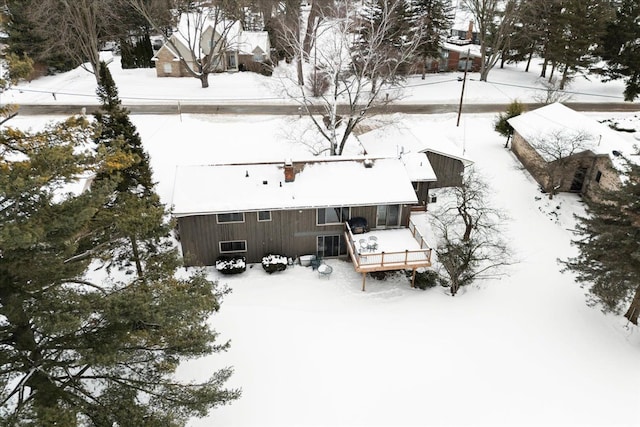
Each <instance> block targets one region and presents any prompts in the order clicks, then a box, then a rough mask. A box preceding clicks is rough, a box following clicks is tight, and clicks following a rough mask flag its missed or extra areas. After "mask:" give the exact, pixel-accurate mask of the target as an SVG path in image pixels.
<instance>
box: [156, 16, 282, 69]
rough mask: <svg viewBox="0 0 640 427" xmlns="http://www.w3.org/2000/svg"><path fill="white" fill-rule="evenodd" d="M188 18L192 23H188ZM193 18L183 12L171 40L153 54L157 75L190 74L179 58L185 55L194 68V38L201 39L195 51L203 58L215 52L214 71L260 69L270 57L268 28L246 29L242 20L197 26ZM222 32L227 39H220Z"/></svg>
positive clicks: (190, 65)
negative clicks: (198, 49) (192, 50)
mask: <svg viewBox="0 0 640 427" xmlns="http://www.w3.org/2000/svg"><path fill="white" fill-rule="evenodd" d="M188 21H189V22H191V25H188ZM194 21H197V19H196V18H193V17H192V16H190V15H187V14H182V15H181V17H180V21H179V23H178V27H177V29H176V31H175V32H174V33H173V34H172V35H171V37H170V39H169V40H170V41H169V42H166V43H164V44H163V45H162V47H160V49H159V50H158V52H156V54H155V55H154V56H153V58H152V61H154V62H155V63H156V75H157V76H158V77H190V76H191V75H190V74H189V72H188V70H187V67H185V65H184V64H183V63H182V62H181V61H180V58H184V60H185V61H186V62H187V64H188V65H189V67H190V68H191V69H195V68H194V67H196V64H195V61H196V60H198V58H194V57H193V55H192V54H191V51H190V47H189V46H190V45H192V46H193V45H194V43H193V40H198V39H199V40H200V42H199V43H197V44H196V45H197V46H198V47H199V48H200V49H201V51H200V52H196V53H197V54H198V55H199V57H202V58H204V57H205V56H209V55H215V56H216V57H217V58H216V60H215V63H216V66H215V71H238V70H243V69H257V68H259V66H260V65H261V64H262V63H263V62H265V61H268V60H270V51H271V46H270V44H269V37H268V34H267V32H266V31H243V29H242V26H241V24H240V22H239V21H236V22H229V21H221V22H213V21H211V22H210V23H205V25H203V26H202V28H201V29H197V28H195V27H194V25H193V22H194ZM212 34H213V40H217V41H216V42H215V43H213V45H214V46H213V48H212V46H211V45H210V41H211V40H212ZM222 35H224V40H222V41H220V40H221V38H222V37H223V36H222ZM190 41H191V42H190Z"/></svg>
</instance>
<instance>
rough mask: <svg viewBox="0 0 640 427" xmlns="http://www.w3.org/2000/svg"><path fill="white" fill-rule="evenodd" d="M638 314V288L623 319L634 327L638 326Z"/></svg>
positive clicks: (639, 294) (639, 306)
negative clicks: (627, 320)
mask: <svg viewBox="0 0 640 427" xmlns="http://www.w3.org/2000/svg"><path fill="white" fill-rule="evenodd" d="M638 314H640V286H638V287H637V288H636V293H635V294H634V296H633V300H632V301H631V305H630V306H629V309H628V310H627V312H626V313H625V314H624V317H626V318H627V319H629V322H631V323H633V324H634V325H636V326H637V325H638Z"/></svg>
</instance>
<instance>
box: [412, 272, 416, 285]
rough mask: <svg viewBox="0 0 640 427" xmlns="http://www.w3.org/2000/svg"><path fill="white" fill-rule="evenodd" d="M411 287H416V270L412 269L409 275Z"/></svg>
mask: <svg viewBox="0 0 640 427" xmlns="http://www.w3.org/2000/svg"><path fill="white" fill-rule="evenodd" d="M411 287H412V288H415V287H416V269H415V268H414V269H413V273H412V274H411Z"/></svg>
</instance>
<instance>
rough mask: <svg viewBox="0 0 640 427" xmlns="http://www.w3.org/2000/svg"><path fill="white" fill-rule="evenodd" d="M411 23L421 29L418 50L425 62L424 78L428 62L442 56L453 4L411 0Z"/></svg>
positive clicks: (428, 0) (443, 0)
mask: <svg viewBox="0 0 640 427" xmlns="http://www.w3.org/2000/svg"><path fill="white" fill-rule="evenodd" d="M409 3H410V14H411V25H412V29H413V31H420V45H419V47H418V49H417V51H416V56H418V57H419V58H420V59H421V60H422V63H423V73H422V78H423V79H424V78H425V75H424V71H426V68H427V62H428V61H429V60H430V59H431V60H433V59H435V60H438V59H439V58H440V43H441V40H442V38H443V37H445V36H446V35H447V34H448V33H449V30H450V29H451V25H452V21H453V6H452V4H451V2H450V1H449V0H410V2H409Z"/></svg>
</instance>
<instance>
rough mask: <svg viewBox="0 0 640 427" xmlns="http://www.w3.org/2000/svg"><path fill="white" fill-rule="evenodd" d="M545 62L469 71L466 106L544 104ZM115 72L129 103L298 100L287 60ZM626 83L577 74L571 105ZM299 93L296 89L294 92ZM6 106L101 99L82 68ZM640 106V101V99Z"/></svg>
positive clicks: (410, 93) (438, 88) (456, 87)
mask: <svg viewBox="0 0 640 427" xmlns="http://www.w3.org/2000/svg"><path fill="white" fill-rule="evenodd" d="M540 66H541V61H540V60H536V59H534V60H533V62H532V65H531V68H530V71H529V72H524V69H525V64H524V63H522V64H507V65H506V66H505V68H504V69H500V68H495V69H493V70H492V71H491V72H490V74H489V79H488V80H489V82H480V81H479V73H469V75H468V81H467V84H466V87H465V102H469V103H473V102H481V103H508V102H511V101H513V100H514V99H519V100H520V101H522V102H540V98H541V97H542V98H544V96H545V90H544V86H543V79H540V78H539V77H538V76H539V74H540ZM109 69H110V70H111V73H112V74H113V76H114V80H115V82H116V84H117V85H118V88H119V91H120V96H121V98H122V100H123V102H124V103H126V104H148V103H166V104H177V103H182V104H186V103H190V102H197V103H209V102H210V103H220V102H222V103H265V104H280V103H287V102H292V101H291V100H289V99H287V98H286V97H283V89H284V88H285V87H291V84H292V79H290V78H287V77H286V76H287V75H291V66H286V64H284V62H282V65H281V67H279V68H277V69H276V70H275V72H274V75H273V77H265V76H261V75H258V74H255V73H250V72H245V73H221V74H212V75H210V77H209V84H210V86H209V88H207V89H202V88H201V87H200V81H199V80H197V79H194V78H187V77H183V78H157V77H156V72H155V69H134V70H122V69H121V68H120V66H119V57H115V58H114V61H113V63H111V64H110V65H109ZM461 78H462V73H456V72H454V73H439V74H428V75H427V76H426V78H425V80H422V79H421V78H420V76H413V77H410V78H408V79H407V81H406V82H405V90H403V91H401V94H400V99H399V100H398V102H401V103H422V102H427V103H448V104H456V103H458V102H459V101H460V92H461V89H462V83H461V81H459V79H461ZM623 90H624V83H623V82H622V81H621V80H618V81H612V82H607V83H603V82H601V81H600V79H599V78H598V77H595V76H588V77H585V76H576V77H575V78H574V79H573V81H572V82H571V83H570V84H569V85H568V86H567V87H566V91H567V93H566V94H565V95H564V98H563V100H565V101H575V102H577V101H581V102H622V101H623V96H622V92H623ZM293 93H295V90H294V91H293ZM1 101H2V102H3V103H15V104H91V103H97V100H96V98H95V79H94V78H93V76H92V75H90V74H89V73H88V72H87V71H85V70H83V69H81V68H78V69H76V70H73V71H70V72H68V73H64V74H59V75H55V76H47V77H42V78H40V79H37V80H34V81H32V82H30V83H27V82H24V83H21V84H19V85H18V86H16V87H13V88H11V89H10V90H8V91H6V92H5V93H3V94H2V97H1ZM638 102H640V101H638Z"/></svg>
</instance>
